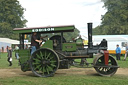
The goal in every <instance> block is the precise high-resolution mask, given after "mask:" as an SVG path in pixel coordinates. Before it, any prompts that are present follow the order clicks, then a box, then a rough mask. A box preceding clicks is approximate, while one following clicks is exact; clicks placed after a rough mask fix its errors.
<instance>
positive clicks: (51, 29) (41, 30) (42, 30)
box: [32, 28, 54, 32]
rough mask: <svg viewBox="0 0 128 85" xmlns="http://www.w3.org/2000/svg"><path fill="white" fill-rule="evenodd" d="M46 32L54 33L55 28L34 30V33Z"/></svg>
mask: <svg viewBox="0 0 128 85" xmlns="http://www.w3.org/2000/svg"><path fill="white" fill-rule="evenodd" d="M44 31H54V28H40V29H32V32H44Z"/></svg>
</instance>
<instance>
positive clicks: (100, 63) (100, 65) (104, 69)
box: [93, 55, 118, 76]
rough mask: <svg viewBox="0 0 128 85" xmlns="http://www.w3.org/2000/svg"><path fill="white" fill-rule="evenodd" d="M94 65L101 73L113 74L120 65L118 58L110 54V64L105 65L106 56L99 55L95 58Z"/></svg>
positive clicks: (104, 74) (103, 74) (105, 74)
mask: <svg viewBox="0 0 128 85" xmlns="http://www.w3.org/2000/svg"><path fill="white" fill-rule="evenodd" d="M93 65H94V68H95V70H96V71H97V72H98V74H99V75H102V76H112V75H114V74H115V73H116V71H117V69H118V65H117V62H116V60H115V59H114V58H113V57H112V56H109V60H108V65H105V61H104V56H103V55H102V56H98V57H96V58H95V59H94V61H93Z"/></svg>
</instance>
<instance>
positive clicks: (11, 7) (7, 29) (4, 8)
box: [0, 0, 27, 39]
mask: <svg viewBox="0 0 128 85" xmlns="http://www.w3.org/2000/svg"><path fill="white" fill-rule="evenodd" d="M24 11H25V9H24V8H23V7H22V6H21V5H20V3H19V1H17V0H0V37H8V38H13V39H14V38H15V39H16V38H18V36H15V34H13V29H14V28H21V27H25V26H26V25H25V24H26V22H27V20H26V19H24V16H23V14H24Z"/></svg>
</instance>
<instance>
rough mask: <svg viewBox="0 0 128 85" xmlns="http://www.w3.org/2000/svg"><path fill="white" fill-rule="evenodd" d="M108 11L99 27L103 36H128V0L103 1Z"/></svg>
mask: <svg viewBox="0 0 128 85" xmlns="http://www.w3.org/2000/svg"><path fill="white" fill-rule="evenodd" d="M102 1H103V2H104V7H105V8H106V9H107V12H106V13H105V15H103V16H102V23H101V25H100V26H99V27H98V29H99V30H100V33H101V34H109V35H116V34H128V0H102Z"/></svg>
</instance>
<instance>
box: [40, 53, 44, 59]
mask: <svg viewBox="0 0 128 85" xmlns="http://www.w3.org/2000/svg"><path fill="white" fill-rule="evenodd" d="M40 56H41V58H42V59H44V57H43V56H44V55H43V54H42V52H41V51H40Z"/></svg>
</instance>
